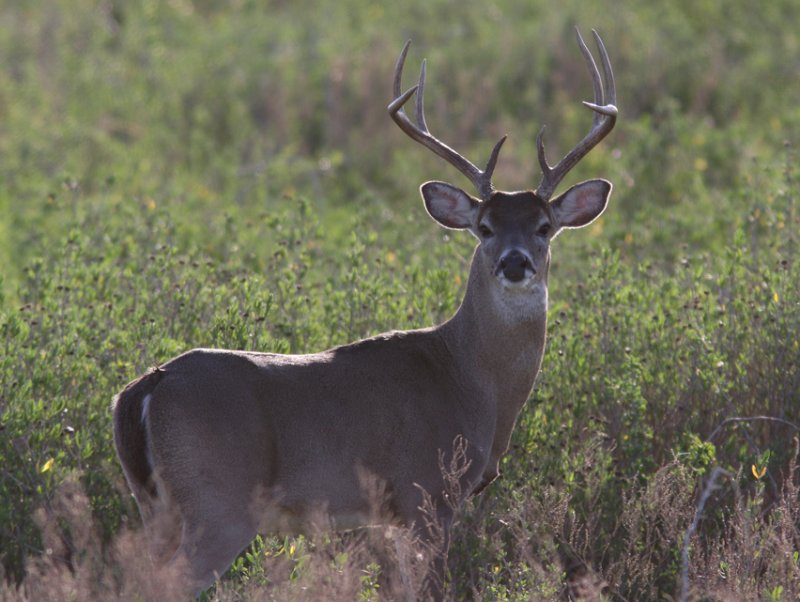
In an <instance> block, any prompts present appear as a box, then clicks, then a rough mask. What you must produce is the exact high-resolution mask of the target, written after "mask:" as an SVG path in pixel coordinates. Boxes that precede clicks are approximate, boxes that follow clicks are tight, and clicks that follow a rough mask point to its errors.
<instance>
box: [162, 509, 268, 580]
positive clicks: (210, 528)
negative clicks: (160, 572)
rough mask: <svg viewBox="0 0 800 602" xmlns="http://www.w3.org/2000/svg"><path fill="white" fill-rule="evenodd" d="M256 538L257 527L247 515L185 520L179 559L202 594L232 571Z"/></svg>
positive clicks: (234, 514)
mask: <svg viewBox="0 0 800 602" xmlns="http://www.w3.org/2000/svg"><path fill="white" fill-rule="evenodd" d="M255 536H256V528H255V525H254V524H253V522H252V521H251V520H250V519H249V517H248V515H247V513H240V512H226V513H222V514H215V515H210V516H209V515H205V516H203V518H202V520H197V519H195V518H193V517H191V516H189V517H184V527H183V538H182V541H181V544H180V547H179V548H178V551H177V553H176V556H175V560H176V562H180V563H185V565H184V566H185V568H186V569H187V570H186V574H187V577H188V579H189V584H190V586H191V588H192V590H193V591H194V592H195V593H197V594H199V593H201V592H203V591H204V590H206V589H208V588H209V587H211V585H212V584H213V583H214V582H215V581H216V580H217V579H219V578H220V577H221V576H222V575H223V574H224V573H225V571H226V570H228V567H230V565H231V564H232V563H233V561H234V560H236V557H237V556H238V555H239V554H240V553H241V551H242V550H244V549H245V548H246V547H247V546H248V545H249V544H250V542H251V541H252V540H253V538H254V537H255Z"/></svg>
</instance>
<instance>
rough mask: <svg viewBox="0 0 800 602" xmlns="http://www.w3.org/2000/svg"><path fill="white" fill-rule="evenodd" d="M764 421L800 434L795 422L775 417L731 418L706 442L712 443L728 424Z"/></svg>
mask: <svg viewBox="0 0 800 602" xmlns="http://www.w3.org/2000/svg"><path fill="white" fill-rule="evenodd" d="M758 420H761V421H764V422H777V423H779V424H782V425H784V426H788V427H789V428H792V429H794V430H795V431H797V432H800V426H797V425H796V424H795V423H794V422H789V421H788V420H784V419H783V418H776V417H775V416H733V417H731V418H726V419H725V420H723V421H722V422H721V423H720V424H719V426H718V427H717V428H715V429H714V430H713V431H711V434H710V435H709V436H708V437H707V438H706V441H712V440H713V439H714V437H716V436H717V434H719V432H720V431H721V430H722V429H723V428H725V427H726V426H727V425H728V424H730V423H732V422H755V421H758Z"/></svg>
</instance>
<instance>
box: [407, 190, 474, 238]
mask: <svg viewBox="0 0 800 602" xmlns="http://www.w3.org/2000/svg"><path fill="white" fill-rule="evenodd" d="M419 191H420V193H421V194H422V198H423V199H424V201H425V209H427V210H428V214H430V216H431V217H432V218H433V219H435V220H436V221H437V222H439V223H440V224H441V225H442V226H444V227H445V228H454V229H458V230H461V229H464V228H471V227H472V225H473V223H474V221H475V215H476V214H477V211H478V207H479V206H480V201H479V200H478V199H475V198H473V197H471V196H469V195H468V194H467V193H466V192H464V191H463V190H461V189H460V188H456V187H455V186H451V185H450V184H447V183H445V182H425V183H424V184H423V185H422V186H420V188H419Z"/></svg>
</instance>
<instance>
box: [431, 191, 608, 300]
mask: <svg viewBox="0 0 800 602" xmlns="http://www.w3.org/2000/svg"><path fill="white" fill-rule="evenodd" d="M420 192H421V193H422V197H423V199H424V201H425V207H426V209H427V210H428V213H429V214H430V215H431V217H433V219H435V220H436V221H437V222H439V224H441V225H442V226H444V227H445V228H454V229H464V230H469V231H470V232H471V233H472V234H473V235H474V236H475V237H476V238H477V239H478V240H479V241H480V245H479V247H478V250H477V252H476V254H475V261H476V262H479V263H480V264H479V266H477V267H478V269H479V273H484V274H489V275H491V277H492V280H493V281H494V283H495V285H496V286H498V287H500V288H501V289H503V290H504V291H507V292H508V293H510V294H515V293H517V292H524V291H530V290H532V289H534V288H536V286H537V284H542V283H544V284H546V282H547V271H548V268H549V267H550V240H552V239H553V238H554V237H555V236H556V235H557V234H558V233H559V232H560V231H561V230H562V229H563V228H580V227H582V226H585V225H587V224H589V223H591V222H592V221H593V220H594V219H595V218H597V217H598V216H599V215H600V214H601V213H602V212H603V210H604V209H605V208H606V204H607V203H608V197H609V194H610V193H611V184H610V183H609V182H607V181H605V180H589V181H587V182H583V183H581V184H577V185H575V186H573V187H572V188H570V189H569V190H567V191H566V192H565V193H564V194H562V195H560V196H559V197H557V198H555V199H554V200H552V201H550V202H547V201H545V200H543V199H541V198H540V197H539V196H538V195H537V194H536V193H535V192H532V191H522V192H493V193H492V194H491V196H490V197H489V198H488V200H486V201H485V202H481V201H479V200H478V199H476V198H474V197H471V196H470V195H468V194H467V193H466V192H464V191H463V190H461V189H459V188H456V187H455V186H451V185H450V184H445V183H444V182H427V183H426V184H423V185H422V187H421V188H420Z"/></svg>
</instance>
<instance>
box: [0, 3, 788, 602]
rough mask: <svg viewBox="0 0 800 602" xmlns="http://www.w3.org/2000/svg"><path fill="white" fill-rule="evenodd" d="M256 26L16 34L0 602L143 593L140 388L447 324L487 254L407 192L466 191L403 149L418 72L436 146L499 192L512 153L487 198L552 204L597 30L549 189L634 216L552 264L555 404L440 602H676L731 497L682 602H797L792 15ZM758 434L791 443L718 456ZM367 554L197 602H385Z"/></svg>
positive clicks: (457, 561)
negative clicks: (129, 392)
mask: <svg viewBox="0 0 800 602" xmlns="http://www.w3.org/2000/svg"><path fill="white" fill-rule="evenodd" d="M262 4H263V3H257V2H247V1H244V0H243V1H240V2H236V3H215V2H211V1H205V2H195V3H192V2H190V1H175V2H163V3H158V2H140V3H123V2H114V1H112V0H110V1H108V2H101V3H92V2H88V1H83V0H80V1H77V2H76V1H72V2H66V1H54V2H48V3H36V2H16V3H5V4H0V57H2V61H0V64H2V67H1V68H0V157H2V161H0V567H1V568H0V575H3V574H4V576H5V583H6V584H5V585H4V586H2V587H4V588H5V589H4V590H0V591H3V593H4V595H6V594H8V595H9V596H12V597H13V596H17V595H19V596H20V597H22V593H21V592H16V590H14V588H15V587H16V586H17V585H20V584H21V585H20V586H21V587H23V588H28V589H27V590H24V591H28V593H29V595H30V596H32V597H34V598H36V597H37V596H38V597H39V598H40V599H44V598H46V597H48V596H49V597H51V598H52V597H53V596H57V597H68V596H72V597H73V598H74V599H107V598H108V597H109V596H115V597H116V596H122V597H127V598H132V599H133V598H135V597H136V593H135V592H136V591H137V588H144V587H145V584H147V582H148V581H147V580H148V577H146V575H147V567H146V566H145V565H144V564H137V562H135V561H134V560H133V559H134V558H135V557H136V556H137V554H136V550H140V549H141V546H142V545H143V544H142V542H141V539H140V535H139V534H138V533H137V532H136V527H137V525H138V524H139V519H138V515H137V513H136V509H135V507H134V505H133V503H132V501H131V499H130V497H129V495H128V493H127V489H126V487H125V485H124V481H123V479H122V476H121V471H120V469H119V466H118V464H117V461H116V458H115V456H114V452H113V448H112V443H111V426H110V411H109V403H110V400H111V397H112V396H113V395H114V394H115V393H117V392H118V391H119V390H120V389H121V388H122V386H123V385H124V384H125V383H126V382H127V381H129V380H131V379H132V378H133V377H135V376H136V375H137V374H139V373H141V372H142V371H143V370H145V369H146V368H147V367H149V366H152V365H155V364H158V363H160V362H162V361H165V360H166V359H168V358H169V357H171V356H172V355H174V354H177V353H179V352H181V351H184V350H186V349H189V348H192V347H197V346H218V347H233V348H243V349H259V350H270V351H280V352H304V351H314V350H320V349H323V348H326V347H329V346H332V345H336V344H341V343H344V342H347V341H351V340H354V339H356V338H359V337H362V336H366V335H368V334H372V333H376V332H380V331H383V330H388V329H392V328H411V327H418V326H425V325H429V324H432V323H434V322H437V321H440V320H442V319H444V318H446V317H447V316H449V315H450V314H451V313H452V312H453V311H454V309H455V308H456V307H457V305H458V302H459V300H460V294H461V292H462V291H463V283H464V280H465V278H466V267H467V262H468V257H469V254H470V248H471V246H472V242H471V240H468V239H469V237H468V236H467V235H463V234H459V233H455V234H453V233H449V234H447V235H446V234H445V232H444V231H442V230H440V229H439V228H438V227H437V226H436V225H435V224H434V223H432V222H431V221H430V220H429V219H428V218H427V216H426V215H425V213H424V209H423V207H422V205H421V203H420V200H419V198H418V195H417V192H416V189H417V187H418V186H419V184H420V183H422V182H423V181H425V180H428V179H444V180H449V181H453V182H454V183H457V184H460V185H461V184H464V182H463V181H461V178H460V176H458V175H457V174H455V173H453V170H452V169H451V168H450V167H448V166H446V165H445V164H444V163H443V162H439V161H438V160H432V159H431V157H430V156H429V154H428V153H426V152H425V151H423V150H422V149H421V148H419V147H417V146H416V145H414V144H413V143H411V142H410V141H408V140H407V139H406V138H405V137H404V136H403V135H402V134H401V133H400V132H398V131H397V128H396V127H395V126H394V125H393V124H392V123H391V121H390V119H389V118H388V116H387V115H386V111H385V106H386V104H387V103H388V101H389V100H390V98H389V97H390V87H391V86H390V78H391V74H392V69H393V66H394V61H395V59H396V55H397V53H398V52H399V50H400V48H401V46H402V44H403V42H404V41H405V40H406V39H408V38H412V39H413V41H414V44H413V45H412V48H411V54H410V58H409V65H408V67H407V70H408V71H413V66H414V65H415V64H416V63H417V61H418V60H420V59H421V58H422V57H427V58H428V91H427V101H428V123H429V125H430V127H431V129H432V131H433V132H434V133H435V134H437V135H440V136H441V137H442V138H443V139H445V140H446V141H447V142H449V143H452V144H453V145H454V146H456V147H457V148H459V149H460V150H463V152H464V153H465V154H467V155H468V156H469V157H470V158H471V159H472V160H473V161H476V162H480V161H481V160H482V159H483V158H484V157H486V156H487V155H488V151H489V149H490V144H492V143H493V142H494V141H495V140H496V139H497V138H498V137H499V136H500V135H502V134H504V133H509V134H510V139H509V142H508V143H507V145H506V148H505V149H504V151H503V155H502V156H501V158H500V163H499V165H498V169H497V175H496V177H495V183H496V184H497V185H498V186H499V187H501V188H505V189H516V188H523V187H533V186H535V185H536V184H537V183H538V178H539V174H538V172H537V163H536V149H535V142H534V141H535V138H536V133H537V132H538V130H539V128H540V127H541V126H542V124H544V123H546V124H547V125H548V130H547V142H548V151H549V156H551V157H552V158H554V157H556V156H557V155H558V153H559V152H561V153H563V152H565V151H566V149H567V148H568V147H569V146H570V145H571V144H573V143H574V142H576V141H577V140H579V139H580V137H581V136H582V135H583V133H584V131H585V130H586V128H588V126H589V121H590V116H589V113H588V112H587V111H586V110H585V109H583V108H582V107H581V106H580V100H582V99H585V98H588V97H589V94H590V85H589V82H588V76H587V75H586V73H585V72H584V66H583V65H582V62H581V61H582V59H581V57H580V53H579V52H578V50H577V46H576V44H575V42H574V35H573V33H572V28H573V27H574V26H575V25H579V26H580V27H581V29H582V31H583V32H584V33H587V32H588V30H589V29H590V28H592V27H594V28H597V29H598V30H599V31H600V33H601V34H602V35H603V38H604V40H605V42H606V45H607V47H608V49H609V53H610V55H611V58H612V62H613V65H614V68H615V71H616V75H617V81H618V92H619V98H620V109H621V116H620V120H619V124H618V126H617V128H616V130H615V131H614V132H613V133H612V135H611V136H610V137H609V138H608V139H607V140H606V141H604V142H603V143H602V144H601V145H600V146H599V147H598V148H597V149H596V150H595V151H594V152H593V153H592V154H591V155H590V156H589V157H588V158H587V159H585V160H584V161H583V163H582V164H581V165H580V166H578V167H577V168H576V169H575V171H574V173H573V174H571V175H570V176H569V178H568V180H569V181H568V182H565V183H564V186H562V188H564V187H566V186H567V185H568V184H570V183H572V182H575V181H578V180H580V179H586V178H589V177H606V178H608V179H610V180H612V181H613V182H614V184H615V190H614V193H613V196H612V199H611V204H610V206H609V209H608V210H607V212H606V213H605V215H604V216H603V218H602V220H601V221H599V222H598V223H596V224H593V225H592V226H591V227H590V228H588V229H586V230H584V231H579V232H567V233H564V234H563V235H562V236H560V237H559V238H558V239H557V241H556V242H555V243H554V245H553V247H554V248H553V253H554V258H553V266H552V269H551V311H550V323H549V341H548V348H547V352H546V356H545V359H544V365H543V369H542V373H541V375H540V377H539V379H538V381H537V385H536V388H535V391H534V393H533V395H532V397H531V399H530V401H529V403H528V405H527V407H526V408H525V410H524V411H523V413H522V415H521V417H520V419H519V422H518V425H517V430H516V431H515V435H514V440H513V447H512V451H511V453H510V454H509V455H508V457H507V458H506V459H505V460H504V463H503V471H504V474H503V477H502V478H501V479H500V480H499V481H498V482H496V483H495V484H493V485H492V486H491V487H490V488H489V489H488V490H487V491H486V492H485V493H484V494H483V495H482V496H481V497H479V498H476V499H475V500H473V501H471V502H470V503H469V504H468V506H467V508H466V509H465V511H464V513H463V515H462V517H461V523H460V526H459V527H458V528H457V530H456V533H455V534H454V542H453V549H452V551H451V554H450V558H451V570H452V587H453V592H454V594H455V595H456V597H457V598H460V599H468V598H481V599H484V600H527V599H531V598H533V599H550V598H555V597H558V596H563V595H564V592H565V587H567V585H566V584H568V583H572V584H575V583H578V582H580V583H583V585H584V586H585V587H587V588H589V589H594V590H598V589H602V590H603V591H604V595H605V596H606V597H607V598H608V599H612V600H623V599H658V598H660V597H664V596H666V597H670V598H671V597H675V596H679V595H680V594H681V591H682V588H683V582H682V580H681V569H682V556H681V554H682V552H683V551H684V546H683V538H684V535H685V533H686V531H687V529H688V528H689V526H690V525H691V524H692V521H693V519H694V518H695V513H696V512H697V510H698V507H699V503H700V500H701V496H702V493H703V492H704V491H705V489H706V485H707V479H708V477H709V475H710V474H711V473H712V471H713V469H714V468H715V467H720V468H722V469H724V470H725V471H726V472H725V473H722V474H723V476H721V477H720V478H718V479H717V481H716V482H715V485H716V487H715V488H714V489H713V491H711V490H709V491H711V493H710V497H708V498H707V500H706V502H705V505H704V507H703V513H702V519H701V520H699V522H698V524H697V531H696V535H695V537H694V539H693V540H692V545H691V546H690V548H689V549H688V551H689V552H690V553H689V559H690V562H689V565H688V583H689V585H690V589H691V597H694V598H697V599H700V598H702V597H703V596H706V597H714V596H716V598H714V599H728V598H735V597H741V598H744V599H768V600H790V599H796V597H797V596H798V594H800V564H799V561H798V557H797V552H796V550H797V549H798V542H800V529H799V527H800V522H798V521H799V520H800V517H798V514H797V507H798V501H799V500H798V490H797V486H798V485H797V483H798V478H797V470H796V466H795V464H794V463H793V458H794V457H795V455H796V451H795V443H793V441H794V438H795V437H796V436H797V430H796V428H793V427H792V426H791V425H792V424H793V425H800V368H799V366H800V346H799V345H800V344H799V343H798V332H800V298H799V296H798V292H799V291H800V268H798V264H797V254H798V250H800V207H798V205H799V204H800V203H799V202H798V196H800V168H798V155H797V150H796V149H797V145H798V144H800V105H798V103H797V94H796V91H797V82H798V81H800V78H799V77H798V76H800V73H798V70H797V65H798V64H800V36H798V35H797V33H796V32H795V29H796V28H795V27H793V24H794V23H796V22H798V17H800V8H798V7H797V6H796V2H791V1H789V0H779V1H776V2H772V3H770V4H769V5H768V6H767V5H763V6H762V5H748V4H743V3H740V4H737V5H735V6H725V7H722V6H720V5H719V3H717V2H711V1H701V2H696V1H695V2H671V3H668V4H663V3H662V4H654V5H652V6H649V5H648V6H645V5H643V4H641V3H635V2H625V3H614V4H613V5H612V4H607V3H594V4H592V5H591V6H588V5H586V3H582V2H578V1H577V0H568V1H567V2H562V3H561V4H559V6H558V7H557V8H554V7H552V6H551V5H548V4H546V3H544V2H540V1H538V0H537V1H532V2H526V3H522V4H520V3H515V2H511V1H510V0H500V1H498V2H494V3H482V4H480V5H475V6H470V7H469V8H464V7H463V6H462V4H463V3H455V2H450V1H439V2H421V1H417V0H410V1H409V2H405V3H394V4H392V5H386V6H384V5H381V4H377V3H370V2H365V1H363V0H346V1H343V2H339V3H322V2H295V3H280V2H276V3H270V4H271V5H270V6H267V7H263V6H262ZM407 77H408V80H407V81H408V82H410V81H411V80H412V76H411V75H407ZM409 85H410V84H409ZM551 160H552V159H551ZM747 416H768V417H772V418H779V419H781V420H783V421H786V422H788V423H789V425H787V424H785V423H779V422H775V421H763V420H759V421H744V422H727V423H726V422H725V421H726V419H729V418H732V417H747ZM720 425H722V426H721V428H718V427H720ZM712 435H713V437H712ZM764 468H766V472H764V474H763V475H762V474H761V471H762V469H764ZM754 471H755V475H754ZM756 475H759V476H760V478H756ZM131 529H132V530H133V532H131ZM369 549H370V548H369V545H367V543H365V542H363V541H360V540H358V539H357V538H355V539H350V540H348V539H346V538H345V539H344V540H342V539H337V538H334V539H333V540H317V541H314V540H305V539H299V540H276V539H271V538H266V539H264V540H261V541H259V542H258V543H257V544H256V545H254V547H253V548H252V549H251V550H250V551H249V552H248V554H249V557H243V558H241V559H240V560H239V561H238V562H237V564H236V566H235V567H234V570H233V571H232V572H231V574H230V575H229V576H228V577H227V578H226V580H225V581H224V583H223V584H222V585H221V586H219V588H218V589H217V590H216V591H214V592H212V593H211V594H210V596H211V597H212V599H213V598H217V599H239V598H240V597H266V598H269V597H270V596H272V597H273V598H278V599H293V598H296V597H297V596H298V595H300V594H298V592H303V591H318V592H328V593H330V592H332V591H338V592H339V594H341V593H342V592H345V591H347V592H349V593H350V594H353V592H357V594H358V595H360V596H361V599H364V600H369V599H376V597H378V596H379V595H380V591H381V586H385V581H384V578H385V574H386V572H387V571H388V568H386V567H385V566H382V565H381V563H380V558H381V557H380V555H371V554H370V553H368V550H369ZM290 550H294V551H292V552H291V553H290ZM140 555H141V554H140ZM342 555H344V556H342ZM65 558H67V559H68V560H69V563H70V566H71V567H72V568H73V570H74V572H73V573H66V572H64V571H63V566H64V564H63V561H64V559H65ZM121 567H126V568H125V570H123V569H122V568H121ZM337 579H338V580H339V581H337ZM36 583H38V584H39V585H36ZM337 583H339V584H341V589H339V590H336V584H337ZM321 584H322V585H321ZM325 584H327V585H325ZM331 584H333V585H331ZM603 584H605V585H603ZM323 585H324V587H323ZM37 587H38V588H39V589H36V588H37ZM304 587H306V588H311V589H310V590H309V589H306V590H304V589H302V588H304ZM326 587H331V588H333V589H325V588H326ZM576 587H577V586H576ZM314 588H316V589H314ZM347 588H350V589H347ZM154 591H158V590H154ZM54 592H58V593H57V594H56V593H54ZM65 592H66V593H65ZM70 592H72V593H70ZM62 594H63V595H62ZM146 595H147V594H145V597H146ZM353 595H355V594H353Z"/></svg>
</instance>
